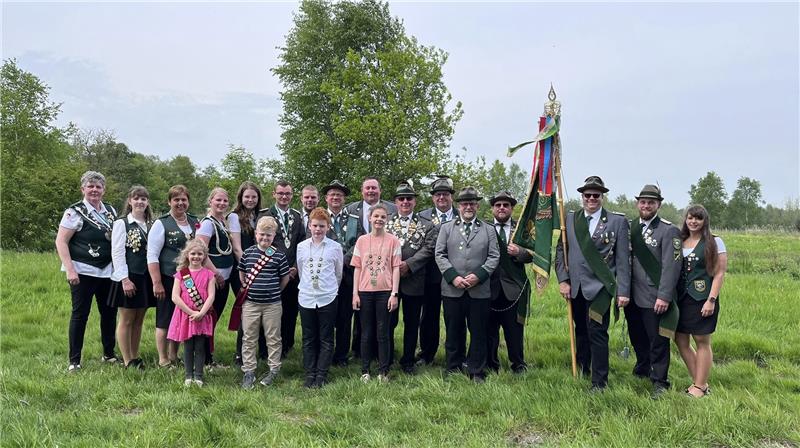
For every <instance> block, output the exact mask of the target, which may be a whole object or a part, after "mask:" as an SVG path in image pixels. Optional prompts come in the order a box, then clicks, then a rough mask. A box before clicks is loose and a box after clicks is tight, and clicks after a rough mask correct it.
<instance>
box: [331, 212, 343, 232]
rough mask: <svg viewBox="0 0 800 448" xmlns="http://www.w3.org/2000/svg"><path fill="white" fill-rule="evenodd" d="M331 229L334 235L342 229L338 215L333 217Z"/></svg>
mask: <svg viewBox="0 0 800 448" xmlns="http://www.w3.org/2000/svg"><path fill="white" fill-rule="evenodd" d="M333 230H334V231H335V232H336V235H339V233H340V232H341V231H342V226H341V225H340V224H339V215H336V216H334V217H333Z"/></svg>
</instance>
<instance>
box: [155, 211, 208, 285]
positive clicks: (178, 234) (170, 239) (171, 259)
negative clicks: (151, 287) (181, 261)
mask: <svg viewBox="0 0 800 448" xmlns="http://www.w3.org/2000/svg"><path fill="white" fill-rule="evenodd" d="M158 219H159V220H160V221H161V224H162V225H163V226H164V247H163V248H161V253H160V254H159V255H158V263H159V266H160V268H161V273H162V274H163V275H168V276H170V277H172V276H173V275H175V272H176V271H177V268H178V265H177V258H178V255H180V254H181V250H182V249H183V246H185V245H186V241H188V240H191V239H194V235H195V232H196V231H197V227H198V226H199V221H198V220H197V218H196V217H195V216H193V215H190V214H188V213H187V214H186V219H187V220H188V221H189V227H191V228H192V233H190V234H189V238H188V239H187V238H186V234H185V233H183V230H181V228H180V227H178V223H177V222H175V218H173V217H172V215H170V214H169V213H167V214H166V215H163V216H161V217H160V218H158Z"/></svg>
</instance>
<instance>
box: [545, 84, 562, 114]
mask: <svg viewBox="0 0 800 448" xmlns="http://www.w3.org/2000/svg"><path fill="white" fill-rule="evenodd" d="M547 99H548V100H549V101H547V102H546V103H544V115H545V116H547V117H556V116H560V115H561V103H560V102H559V101H556V89H555V88H553V83H550V92H549V93H548V94H547Z"/></svg>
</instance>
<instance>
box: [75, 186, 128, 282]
mask: <svg viewBox="0 0 800 448" xmlns="http://www.w3.org/2000/svg"><path fill="white" fill-rule="evenodd" d="M103 205H105V207H106V211H107V213H106V215H105V216H104V217H105V219H106V221H107V222H104V221H103V220H101V219H98V218H97V217H96V216H95V215H94V214H93V213H91V211H90V210H88V209H87V208H86V205H84V203H83V201H81V202H76V203H74V204H72V205H70V206H69V208H71V209H73V210H75V212H77V213H78V215H79V216H80V217H81V219H83V225H82V226H81V229H80V230H79V231H77V232H75V234H74V235H72V238H70V240H69V243H68V247H69V256H70V258H72V261H77V262H80V263H85V264H88V265H90V266H94V267H96V268H100V269H102V268H105V267H106V266H108V264H109V263H111V227H112V223H113V222H114V220H115V219H116V218H117V216H116V215H117V213H116V210H114V207H112V206H111V205H110V204H106V203H105V202H104V203H103Z"/></svg>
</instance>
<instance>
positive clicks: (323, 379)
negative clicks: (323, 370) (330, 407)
mask: <svg viewBox="0 0 800 448" xmlns="http://www.w3.org/2000/svg"><path fill="white" fill-rule="evenodd" d="M326 384H328V377H327V376H325V375H318V376H317V378H316V380H315V381H314V387H317V388H320V387H323V386H324V385H326Z"/></svg>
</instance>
